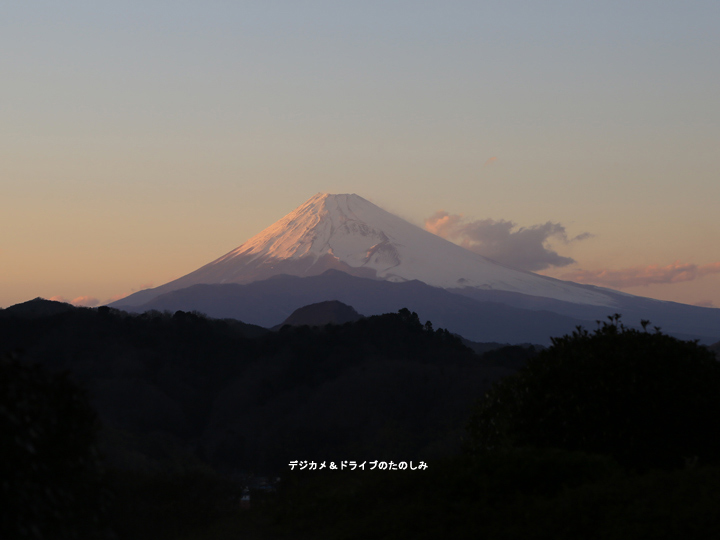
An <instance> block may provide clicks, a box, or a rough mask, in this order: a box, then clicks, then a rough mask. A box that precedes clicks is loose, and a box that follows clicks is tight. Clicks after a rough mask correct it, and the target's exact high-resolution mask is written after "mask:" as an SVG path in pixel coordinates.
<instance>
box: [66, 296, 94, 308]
mask: <svg viewBox="0 0 720 540" xmlns="http://www.w3.org/2000/svg"><path fill="white" fill-rule="evenodd" d="M70 303H71V304H72V305H74V306H79V307H95V306H97V305H98V304H99V303H100V300H98V299H97V298H95V297H94V296H78V297H77V298H75V299H74V300H72V301H71V302H70Z"/></svg>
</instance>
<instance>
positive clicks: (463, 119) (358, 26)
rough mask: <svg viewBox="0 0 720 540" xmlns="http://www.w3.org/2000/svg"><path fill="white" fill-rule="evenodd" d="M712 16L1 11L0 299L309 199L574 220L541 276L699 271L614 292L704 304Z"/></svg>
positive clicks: (172, 252) (220, 234) (163, 265)
mask: <svg viewBox="0 0 720 540" xmlns="http://www.w3.org/2000/svg"><path fill="white" fill-rule="evenodd" d="M719 27H720V3H718V2H716V1H712V2H710V1H703V2H698V1H695V2H693V1H689V2H677V1H674V2H661V1H658V2H654V1H653V2H651V1H643V2H639V1H635V2H627V1H625V2H580V1H574V2H559V1H552V0H550V1H546V2H467V1H464V2H460V1H455V2H453V1H444V2H418V1H413V2H409V1H407V2H398V1H383V2H369V1H362V2H361V1H358V2H339V1H335V2H329V1H325V2H320V1H316V2H311V1H306V2H303V1H298V0H296V1H292V2H291V1H285V2H280V1H262V2H260V1H257V2H230V1H227V2H219V1H216V2H197V1H185V2H182V1H173V2H170V1H164V2H157V1H155V2H153V1H145V2H135V1H125V2H102V1H93V2H73V1H66V2H46V1H38V2H31V3H30V2H4V3H3V16H2V17H1V18H0V198H1V200H2V202H3V212H2V216H1V217H0V230H1V231H2V232H0V272H2V274H0V306H7V305H10V304H12V303H15V302H19V301H23V300H26V299H28V298H32V297H34V296H46V297H49V296H54V295H61V296H64V297H67V298H70V299H72V298H75V297H78V296H84V295H89V296H93V297H96V298H99V299H100V300H105V299H107V298H109V297H110V296H113V295H115V294H123V293H128V292H130V290H132V289H133V288H137V287H139V286H140V285H141V284H147V283H154V284H155V285H159V284H161V283H163V282H165V281H167V280H169V279H171V278H174V277H178V276H180V275H182V274H185V273H187V272H189V271H192V270H194V269H195V268H197V267H199V266H201V265H202V264H205V263H206V262H209V261H210V260H212V259H214V258H216V257H217V256H219V255H222V254H223V253H225V252H227V251H229V250H230V249H233V248H234V247H236V246H237V245H239V244H241V243H242V242H243V241H245V240H246V239H248V238H249V237H250V236H252V235H253V234H255V233H257V232H259V231H260V230H261V229H262V228H264V227H265V226H267V225H269V224H271V223H272V222H274V221H275V220H277V219H279V218H280V217H282V216H283V215H284V214H285V213H287V212H289V211H291V210H292V209H293V208H294V207H296V206H298V205H299V204H301V203H302V202H304V201H305V200H306V199H307V198H309V197H311V196H312V195H314V194H315V193H316V192H318V191H327V192H335V193H339V192H354V193H358V194H359V195H361V196H363V197H365V198H368V199H370V200H372V201H373V202H375V203H377V204H379V205H381V206H383V207H385V208H386V209H388V210H390V211H393V212H395V213H398V214H400V215H402V216H403V217H405V218H406V219H409V220H411V221H413V222H415V223H417V224H420V225H422V224H423V222H424V220H425V219H426V218H428V217H430V216H431V215H432V214H433V213H435V212H436V211H438V210H441V209H443V210H446V211H447V212H449V213H450V214H463V215H464V216H465V217H466V219H467V220H476V219H485V218H493V219H495V220H500V219H506V220H512V221H514V222H516V223H517V224H518V226H525V227H530V226H532V225H535V224H540V223H545V222H547V221H553V222H560V223H562V224H563V225H564V226H565V227H566V228H567V230H568V233H569V234H570V235H571V236H574V235H577V234H580V233H582V232H586V231H588V232H591V233H593V234H594V235H595V236H594V237H593V238H592V239H588V240H583V241H582V242H576V243H572V244H568V245H564V244H562V243H557V239H556V245H555V248H556V249H557V251H558V252H559V253H560V254H561V255H565V256H569V257H573V258H574V259H575V260H576V261H577V263H576V264H575V265H573V266H572V267H565V268H561V269H555V270H553V269H548V271H547V273H549V274H552V275H563V274H564V273H567V272H569V271H576V270H580V269H582V270H592V271H597V272H599V271H601V270H603V269H605V270H614V271H620V270H625V271H628V270H627V269H632V268H635V269H636V273H637V272H639V271H640V270H638V269H640V268H642V267H648V266H653V265H655V266H657V267H658V268H668V267H669V265H672V264H674V263H676V262H679V263H682V264H696V265H699V266H700V267H703V268H706V270H707V271H706V272H705V274H706V275H704V277H700V278H697V279H694V280H687V281H684V282H681V283H675V284H658V285H652V286H650V287H634V288H630V289H625V290H627V291H628V292H633V293H635V294H643V295H650V296H655V297H660V298H668V299H673V300H678V301H683V302H688V303H697V302H708V301H712V302H714V304H715V305H716V306H720V274H719V273H717V272H715V271H714V270H713V271H711V269H710V267H709V266H708V265H711V264H712V263H716V262H718V261H720V247H718V246H720V215H719V213H718V211H717V206H718V204H717V201H718V200H719V199H720V182H718V171H720V151H719V150H720V100H719V99H718V96H720V55H718V51H720V32H718V30H717V29H718V28H719ZM491 158H496V159H495V160H491V161H490V162H488V160H490V159H491ZM668 279H669V278H668Z"/></svg>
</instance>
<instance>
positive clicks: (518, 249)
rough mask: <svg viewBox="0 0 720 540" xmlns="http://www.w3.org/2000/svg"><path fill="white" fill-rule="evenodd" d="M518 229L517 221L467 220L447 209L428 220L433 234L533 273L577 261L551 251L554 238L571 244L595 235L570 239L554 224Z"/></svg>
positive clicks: (565, 232) (584, 235) (426, 222)
mask: <svg viewBox="0 0 720 540" xmlns="http://www.w3.org/2000/svg"><path fill="white" fill-rule="evenodd" d="M516 227H517V224H516V223H515V222H513V221H508V220H504V219H501V220H499V221H495V220H493V219H479V220H476V221H467V220H465V218H463V216H462V215H458V214H449V213H448V212H445V211H444V210H440V211H438V212H435V214H433V215H432V216H430V217H429V218H428V219H426V220H425V228H426V229H427V230H428V231H430V232H431V233H434V234H436V235H438V236H441V237H443V238H446V239H447V240H451V241H453V242H456V243H458V244H460V245H461V246H463V247H464V248H466V249H469V250H470V251H474V252H475V253H478V254H480V255H483V256H484V257H488V258H490V259H494V260H496V261H498V262H501V263H504V264H508V265H511V266H515V267H517V268H523V269H525V270H531V271H538V270H544V269H546V268H549V267H551V266H555V267H563V266H567V265H569V264H572V263H574V262H575V260H574V259H572V258H570V257H563V256H561V255H559V254H558V253H557V252H556V251H554V250H553V249H551V248H550V247H549V246H548V244H547V243H548V241H549V240H550V239H556V240H559V241H561V242H563V243H565V244H568V243H570V242H576V241H581V240H585V239H587V238H590V237H592V236H593V235H592V234H590V233H582V234H580V235H578V236H575V237H574V238H569V237H568V235H567V231H566V230H565V227H564V226H563V225H561V224H560V223H553V222H550V221H548V222H547V223H543V224H541V225H533V226H531V227H521V228H519V229H517V230H514V229H515V228H516Z"/></svg>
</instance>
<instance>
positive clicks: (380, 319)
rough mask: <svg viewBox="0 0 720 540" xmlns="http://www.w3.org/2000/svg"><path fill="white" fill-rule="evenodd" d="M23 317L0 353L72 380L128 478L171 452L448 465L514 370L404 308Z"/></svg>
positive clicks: (234, 460) (268, 469)
mask: <svg viewBox="0 0 720 540" xmlns="http://www.w3.org/2000/svg"><path fill="white" fill-rule="evenodd" d="M29 304H32V302H31V303H29ZM43 306H44V309H43ZM26 307H28V306H26ZM32 307H34V309H33V310H26V312H25V313H12V312H11V310H5V312H4V313H3V314H2V319H0V320H1V321H2V324H0V343H2V344H3V346H4V348H5V349H6V350H7V351H15V352H16V353H17V354H19V356H20V357H21V358H22V360H23V361H25V362H27V363H39V364H41V365H43V366H45V367H46V368H48V369H50V370H51V371H55V372H58V371H63V370H69V371H70V372H71V373H72V376H73V377H74V378H75V379H76V380H78V381H79V382H81V383H82V384H83V385H84V386H85V387H86V388H87V389H88V391H89V393H90V396H91V399H92V402H93V404H94V405H95V407H96V408H97V410H98V412H99V415H100V418H101V420H102V422H103V425H104V426H105V427H104V430H103V434H102V436H103V440H104V442H105V443H106V444H105V449H106V453H107V455H108V458H109V459H111V461H112V462H113V463H114V464H116V465H118V466H121V467H128V468H138V467H139V466H142V467H145V468H152V467H153V465H154V462H155V461H157V462H159V463H162V462H166V461H167V460H166V458H168V457H169V456H170V455H173V456H175V457H176V458H178V459H180V460H182V459H187V460H190V461H192V460H194V459H197V460H200V461H205V462H207V463H210V464H211V465H213V466H215V467H217V468H219V469H224V470H234V471H243V472H248V473H249V472H255V473H262V474H276V473H278V472H280V471H282V470H284V469H285V468H287V464H288V462H289V460H292V459H315V460H319V459H331V460H332V459H334V460H339V459H346V460H352V459H395V460H400V459H404V460H410V459H420V458H421V457H425V458H432V457H436V456H440V455H448V454H449V453H451V452H453V451H456V450H457V449H458V448H459V445H460V439H461V436H462V433H463V427H464V424H465V422H466V421H467V418H468V415H469V410H470V406H471V404H472V403H473V401H474V400H475V399H476V398H477V396H479V395H482V394H483V393H484V392H485V391H486V390H487V389H488V388H489V385H490V383H491V382H492V381H493V380H495V379H497V378H498V377H501V376H503V375H506V374H508V373H509V371H508V370H507V369H505V368H503V367H499V365H497V362H491V361H483V360H482V359H481V358H479V357H478V356H477V355H475V354H474V353H473V352H472V351H470V350H469V349H467V348H466V347H465V346H463V345H462V343H461V342H460V340H459V338H457V337H456V336H453V335H451V334H450V333H448V332H447V331H445V330H442V329H437V330H435V329H433V328H432V325H431V324H430V323H426V324H423V323H422V322H421V321H420V320H419V319H418V317H417V315H416V314H414V313H411V312H409V311H407V310H402V311H401V312H400V313H396V314H386V315H381V316H375V317H369V318H366V319H362V320H360V321H357V322H354V323H347V324H344V325H328V326H325V327H307V326H301V327H290V326H286V327H284V328H283V329H281V330H280V331H278V332H268V331H267V330H264V329H262V328H260V327H255V326H251V325H245V324H243V323H240V322H238V321H233V320H212V319H208V318H206V317H204V316H202V315H200V314H196V313H185V312H182V311H178V312H176V313H174V314H170V313H159V312H148V313H145V314H142V315H128V314H126V313H124V312H122V311H117V310H113V309H109V308H99V309H87V308H69V309H66V310H60V312H57V313H48V312H52V311H57V306H53V305H52V303H49V302H46V301H42V300H37V301H35V305H34V306H32ZM27 311H30V314H29V315H28V313H27ZM46 313H47V314H46ZM176 461H177V459H176Z"/></svg>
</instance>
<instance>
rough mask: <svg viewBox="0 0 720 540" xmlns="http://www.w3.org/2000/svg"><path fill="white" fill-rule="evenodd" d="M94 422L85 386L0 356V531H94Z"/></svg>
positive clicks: (97, 517)
mask: <svg viewBox="0 0 720 540" xmlns="http://www.w3.org/2000/svg"><path fill="white" fill-rule="evenodd" d="M97 429H98V422H97V418H96V415H95V412H94V411H93V409H92V408H91V407H90V405H89V403H88V400H87V396H86V395H85V392H84V391H83V390H82V389H81V388H79V387H78V386H77V385H76V384H75V383H73V382H72V381H71V380H70V379H69V378H68V377H67V375H66V374H51V373H49V372H47V371H46V370H45V369H43V368H41V367H40V366H38V365H34V366H30V365H27V364H25V363H22V362H21V361H20V360H18V359H16V358H12V357H11V356H10V355H4V356H2V357H0V434H2V435H1V436H0V456H2V458H1V459H0V478H2V482H1V483H0V508H1V509H2V510H1V511H0V516H2V517H0V537H1V538H8V539H10V538H33V539H43V538H52V539H55V538H57V539H65V538H95V537H97V536H99V535H100V534H101V532H102V521H103V512H104V501H105V496H104V490H103V488H102V484H101V479H102V472H101V468H100V461H99V457H98V454H97V451H96V448H95V440H96V434H97Z"/></svg>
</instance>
